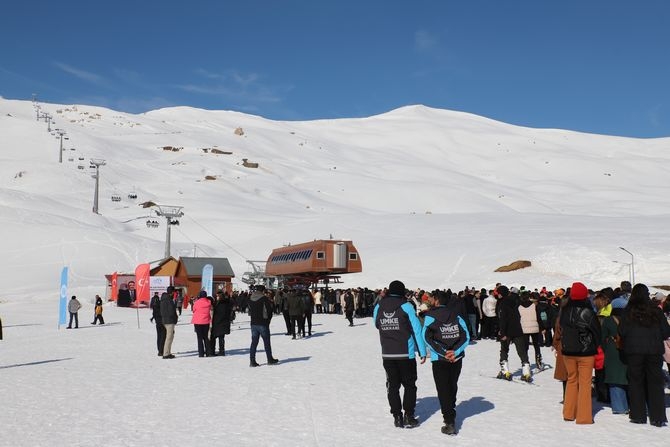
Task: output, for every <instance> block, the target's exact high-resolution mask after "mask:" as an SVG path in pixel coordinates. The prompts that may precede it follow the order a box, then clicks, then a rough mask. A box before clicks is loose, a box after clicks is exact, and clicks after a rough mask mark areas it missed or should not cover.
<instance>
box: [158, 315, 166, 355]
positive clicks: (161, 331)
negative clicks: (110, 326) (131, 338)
mask: <svg viewBox="0 0 670 447" xmlns="http://www.w3.org/2000/svg"><path fill="white" fill-rule="evenodd" d="M156 346H157V347H158V354H159V355H163V346H165V326H163V323H159V322H158V321H156Z"/></svg>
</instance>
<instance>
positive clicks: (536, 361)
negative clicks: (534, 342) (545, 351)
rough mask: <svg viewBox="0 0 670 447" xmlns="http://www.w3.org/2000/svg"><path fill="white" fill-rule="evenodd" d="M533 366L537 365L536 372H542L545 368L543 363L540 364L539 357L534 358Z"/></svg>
mask: <svg viewBox="0 0 670 447" xmlns="http://www.w3.org/2000/svg"><path fill="white" fill-rule="evenodd" d="M535 364H536V365H537V370H538V371H544V368H545V367H546V365H545V364H544V363H542V356H541V355H538V356H537V357H535Z"/></svg>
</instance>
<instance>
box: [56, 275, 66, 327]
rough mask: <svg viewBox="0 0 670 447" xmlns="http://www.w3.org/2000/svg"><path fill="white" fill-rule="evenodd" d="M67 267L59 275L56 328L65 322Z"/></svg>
mask: <svg viewBox="0 0 670 447" xmlns="http://www.w3.org/2000/svg"><path fill="white" fill-rule="evenodd" d="M67 270H68V269H67V267H63V271H62V272H61V274H60V302H59V306H58V326H60V325H61V324H65V323H66V322H67Z"/></svg>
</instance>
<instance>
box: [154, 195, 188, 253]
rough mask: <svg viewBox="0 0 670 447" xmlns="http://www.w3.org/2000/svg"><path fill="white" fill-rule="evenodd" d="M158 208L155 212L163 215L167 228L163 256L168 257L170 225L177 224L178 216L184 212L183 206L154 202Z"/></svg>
mask: <svg viewBox="0 0 670 447" xmlns="http://www.w3.org/2000/svg"><path fill="white" fill-rule="evenodd" d="M156 207H157V208H158V210H157V211H156V214H157V215H159V216H163V217H165V223H166V227H167V229H166V230H165V258H169V257H170V227H171V226H172V225H179V220H177V219H178V218H180V217H182V216H183V215H184V213H183V212H182V208H184V207H183V206H173V205H158V204H156Z"/></svg>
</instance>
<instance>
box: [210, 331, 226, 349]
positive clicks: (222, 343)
mask: <svg viewBox="0 0 670 447" xmlns="http://www.w3.org/2000/svg"><path fill="white" fill-rule="evenodd" d="M217 340H219V354H224V353H225V352H226V336H225V335H219V336H217V337H212V340H211V342H212V347H211V349H210V352H211V353H212V354H215V353H216V341H217Z"/></svg>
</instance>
